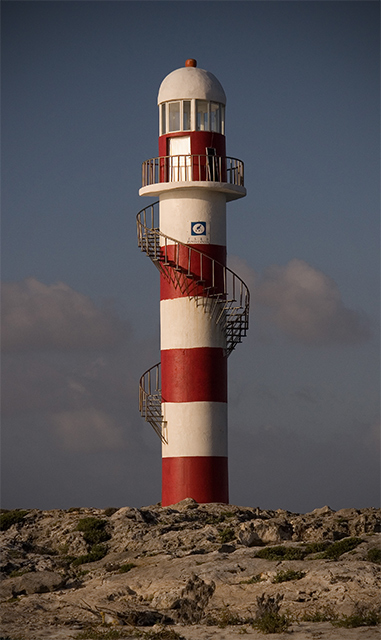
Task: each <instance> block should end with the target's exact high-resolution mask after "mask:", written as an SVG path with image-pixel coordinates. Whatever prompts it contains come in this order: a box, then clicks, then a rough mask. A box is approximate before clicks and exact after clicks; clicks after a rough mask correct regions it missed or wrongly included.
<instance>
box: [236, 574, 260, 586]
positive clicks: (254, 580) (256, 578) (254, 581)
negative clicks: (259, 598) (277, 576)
mask: <svg viewBox="0 0 381 640" xmlns="http://www.w3.org/2000/svg"><path fill="white" fill-rule="evenodd" d="M262 581H263V578H262V577H261V574H260V573H257V574H256V575H255V576H252V577H251V578H249V579H248V580H241V582H240V584H257V583H258V582H262Z"/></svg>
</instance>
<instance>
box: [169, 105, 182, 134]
mask: <svg viewBox="0 0 381 640" xmlns="http://www.w3.org/2000/svg"><path fill="white" fill-rule="evenodd" d="M168 106H169V118H168V120H169V122H168V125H169V126H168V131H180V102H170V103H169V105H168Z"/></svg>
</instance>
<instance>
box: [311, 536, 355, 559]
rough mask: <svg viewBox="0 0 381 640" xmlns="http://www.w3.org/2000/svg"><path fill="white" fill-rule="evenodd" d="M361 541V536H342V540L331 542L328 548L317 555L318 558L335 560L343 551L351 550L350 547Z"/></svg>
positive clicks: (353, 547) (352, 547)
mask: <svg viewBox="0 0 381 640" xmlns="http://www.w3.org/2000/svg"><path fill="white" fill-rule="evenodd" d="M361 542H362V540H361V538H343V539H342V540H338V541H337V542H333V543H332V544H331V545H330V546H329V547H328V549H326V550H325V551H324V552H323V553H321V554H320V555H319V558H322V559H326V560H337V559H338V558H340V556H341V555H343V553H348V551H352V549H355V548H356V547H357V546H358V545H359V544H361Z"/></svg>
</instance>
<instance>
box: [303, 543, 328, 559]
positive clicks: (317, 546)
mask: <svg viewBox="0 0 381 640" xmlns="http://www.w3.org/2000/svg"><path fill="white" fill-rule="evenodd" d="M331 544H332V542H329V541H328V540H325V541H322V542H308V543H307V544H306V545H304V546H303V547H302V549H303V552H304V555H306V556H308V555H310V553H321V552H322V551H325V550H326V549H327V548H328V547H329V546H330V545H331Z"/></svg>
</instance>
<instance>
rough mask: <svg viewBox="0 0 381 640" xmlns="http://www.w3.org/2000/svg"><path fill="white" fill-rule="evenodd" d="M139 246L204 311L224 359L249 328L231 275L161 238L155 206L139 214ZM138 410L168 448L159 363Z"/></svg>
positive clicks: (239, 284)
mask: <svg viewBox="0 0 381 640" xmlns="http://www.w3.org/2000/svg"><path fill="white" fill-rule="evenodd" d="M137 233H138V245H139V247H140V249H141V251H144V252H145V253H146V254H147V256H148V257H149V258H150V259H151V260H152V262H153V263H154V264H155V266H156V267H157V268H158V269H159V271H160V273H161V274H162V275H163V276H164V278H165V279H166V280H168V281H169V282H171V283H172V285H173V286H174V288H176V289H177V288H178V289H179V291H181V293H182V294H184V295H186V296H188V297H189V298H191V299H193V301H194V303H195V305H197V306H202V307H203V310H204V311H205V313H207V314H208V316H209V318H210V321H211V322H214V323H215V324H216V325H217V326H218V327H219V328H220V330H221V331H222V332H223V333H224V336H225V340H226V347H225V355H226V356H229V355H230V354H231V352H232V351H233V349H234V348H235V347H236V345H237V344H238V343H240V342H242V338H244V337H245V336H246V333H247V330H248V326H249V303H250V293H249V290H248V288H247V286H246V284H245V283H244V282H243V280H241V278H240V277H239V276H237V275H236V274H235V273H234V272H233V271H231V269H229V268H228V267H226V266H225V265H223V264H221V263H220V262H218V261H216V260H214V259H213V258H211V257H209V256H207V255H206V254H205V253H203V252H202V251H199V250H198V249H195V248H193V247H190V246H189V245H187V244H184V243H183V242H179V241H178V240H176V239H174V238H170V237H168V236H166V235H164V234H163V233H162V232H161V231H160V229H159V202H155V203H153V204H152V205H150V206H148V207H146V208H145V209H142V210H141V211H139V213H138V214H137ZM139 410H140V413H141V415H142V417H143V418H144V419H145V420H146V421H147V422H149V423H150V424H151V426H152V427H153V429H154V430H155V431H156V433H157V434H158V436H159V438H160V439H161V441H162V442H166V437H165V422H164V420H163V414H162V409H161V377H160V362H159V363H158V364H155V365H154V366H153V367H151V368H150V369H148V370H147V371H145V373H143V375H142V376H141V378H140V384H139Z"/></svg>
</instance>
